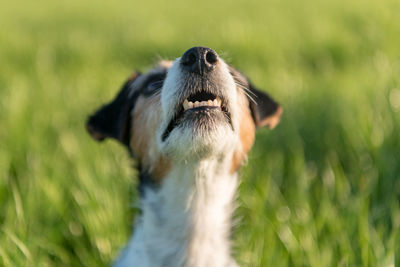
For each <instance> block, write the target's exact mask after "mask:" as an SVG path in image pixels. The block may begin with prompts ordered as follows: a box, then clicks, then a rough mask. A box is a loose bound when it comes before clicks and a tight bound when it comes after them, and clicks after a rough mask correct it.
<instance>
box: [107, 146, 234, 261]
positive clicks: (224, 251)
mask: <svg viewBox="0 0 400 267" xmlns="http://www.w3.org/2000/svg"><path fill="white" fill-rule="evenodd" d="M232 153H233V152H231V153H225V154H224V155H213V156H211V157H209V158H207V159H203V160H201V161H186V162H185V161H181V162H180V163H177V164H174V167H173V168H172V169H171V171H170V172H169V174H168V175H167V177H165V179H164V182H163V184H162V185H161V187H160V188H158V189H156V190H153V189H150V188H148V189H147V190H145V192H144V194H143V197H142V199H141V208H142V215H141V217H140V218H139V219H138V221H137V224H136V226H135V232H134V234H133V236H132V239H131V241H130V242H129V244H128V246H127V247H126V248H125V251H124V252H123V254H122V256H121V258H120V259H119V260H118V261H117V262H116V264H115V266H118V267H122V266H142V267H158V266H164V267H167V266H171V267H172V266H173V267H178V266H190V267H217V266H218V267H224V266H237V265H236V263H235V261H234V260H233V258H232V257H231V254H230V241H229V237H230V233H231V216H232V213H233V210H234V200H235V192H236V189H237V185H238V177H237V173H233V174H232V173H230V172H229V169H230V168H229V167H227V166H229V165H230V164H231V159H232V157H231V156H232Z"/></svg>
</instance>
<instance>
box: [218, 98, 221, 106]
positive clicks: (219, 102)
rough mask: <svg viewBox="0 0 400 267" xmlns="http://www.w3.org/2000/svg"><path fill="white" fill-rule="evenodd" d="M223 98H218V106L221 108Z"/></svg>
mask: <svg viewBox="0 0 400 267" xmlns="http://www.w3.org/2000/svg"><path fill="white" fill-rule="evenodd" d="M221 102H222V101H221V98H219V97H217V103H218V106H221Z"/></svg>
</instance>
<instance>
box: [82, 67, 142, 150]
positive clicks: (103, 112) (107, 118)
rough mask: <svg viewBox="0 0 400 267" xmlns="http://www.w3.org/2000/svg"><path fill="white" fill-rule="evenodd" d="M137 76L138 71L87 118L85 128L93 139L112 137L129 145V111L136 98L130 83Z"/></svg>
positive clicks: (101, 139) (99, 139)
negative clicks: (111, 98) (113, 97)
mask: <svg viewBox="0 0 400 267" xmlns="http://www.w3.org/2000/svg"><path fill="white" fill-rule="evenodd" d="M139 76H140V74H139V73H137V72H136V73H134V74H133V75H132V76H131V77H130V78H129V80H128V81H127V82H126V83H125V84H124V85H123V86H122V89H121V90H120V92H119V93H118V95H117V96H116V97H115V99H114V100H113V101H111V102H110V103H108V104H105V105H104V106H102V107H101V108H100V109H99V110H97V111H96V112H95V113H94V114H93V115H92V116H90V117H89V118H88V120H87V123H86V128H87V130H88V132H89V133H90V135H91V136H92V137H93V138H94V139H96V140H98V141H103V140H104V139H106V138H114V139H116V140H118V141H120V142H121V143H123V144H125V145H129V135H130V133H129V130H130V129H129V128H130V127H129V125H130V114H129V113H130V111H131V110H132V108H133V105H134V102H135V98H137V95H136V94H135V93H134V92H132V84H133V82H134V81H135V80H136V79H137V77H139Z"/></svg>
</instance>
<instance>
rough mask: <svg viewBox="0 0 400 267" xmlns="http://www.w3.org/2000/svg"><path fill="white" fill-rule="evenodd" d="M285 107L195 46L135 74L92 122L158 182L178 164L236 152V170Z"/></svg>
mask: <svg viewBox="0 0 400 267" xmlns="http://www.w3.org/2000/svg"><path fill="white" fill-rule="evenodd" d="M281 113H282V108H281V107H280V106H279V105H278V104H277V103H276V102H275V101H274V100H273V99H271V98H270V97H269V96H268V95H267V94H265V93H263V92H261V91H259V90H257V89H256V88H254V86H253V85H252V84H251V83H250V82H249V80H248V79H247V78H246V77H245V76H244V75H243V74H241V73H240V72H238V71H237V70H235V69H234V68H232V67H231V66H229V65H228V64H226V63H225V62H224V61H223V60H222V59H221V58H220V57H219V56H218V55H217V53H216V52H215V51H213V50H212V49H209V48H205V47H194V48H191V49H189V50H188V51H186V52H185V53H184V54H183V55H182V57H180V58H178V59H176V60H175V61H173V62H169V61H168V62H167V61H162V62H160V63H159V64H158V66H156V67H155V68H153V69H152V70H150V71H149V72H147V73H145V74H139V73H134V74H133V75H132V76H131V77H130V78H129V79H128V81H127V82H126V83H125V84H124V86H123V87H122V89H121V91H120V92H119V94H118V95H117V96H116V98H115V99H114V100H113V101H112V102H110V103H109V104H107V105H105V106H103V107H101V108H100V109H99V110H98V111H97V112H96V113H95V114H94V115H92V116H91V117H90V118H89V120H88V123H87V128H88V130H89V132H90V133H91V135H92V136H93V137H94V138H95V139H97V140H104V139H105V138H107V137H110V138H114V139H117V140H119V141H120V142H121V143H123V144H124V145H126V146H127V147H128V148H129V149H130V150H131V151H132V152H133V154H134V155H135V157H136V158H137V160H138V162H139V164H140V166H141V167H142V168H145V169H146V170H147V171H148V172H150V174H151V175H152V177H154V178H155V179H156V180H157V179H161V178H162V177H163V176H164V174H165V172H166V171H168V168H169V166H170V164H171V162H173V161H180V160H189V159H191V158H198V157H207V156H209V155H218V154H221V153H222V154H223V153H225V152H226V151H232V152H233V154H232V155H233V156H232V166H231V171H232V172H234V171H236V170H237V168H238V167H239V166H240V164H241V163H242V161H243V159H244V158H245V157H246V155H247V153H248V151H249V150H250V148H251V146H252V144H253V141H254V135H255V129H256V128H257V127H262V126H268V127H269V128H273V127H275V126H276V124H277V123H278V122H279V119H280V115H281Z"/></svg>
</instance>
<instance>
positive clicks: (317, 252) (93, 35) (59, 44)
mask: <svg viewBox="0 0 400 267" xmlns="http://www.w3.org/2000/svg"><path fill="white" fill-rule="evenodd" d="M398 10H400V4H399V3H398V2H396V1H389V0H388V1H381V2H378V1H373V0H367V1H352V2H348V1H344V0H338V1H330V2H328V1H316V0H306V1H289V0H285V1H272V0H271V1H268V2H265V1H264V2H263V1H255V0H251V1H244V0H242V1H239V0H238V1H233V2H230V3H227V2H222V1H210V0H205V1H201V2H198V3H196V4H193V3H190V2H189V1H177V0H176V1H166V2H165V3H158V2H156V1H153V0H151V1H144V2H143V1H141V2H132V1H123V0H121V1H118V2H110V3H99V2H94V1H87V2H84V3H83V2H81V1H75V0H73V1H68V2H51V1H48V0H43V1H36V2H26V1H25V2H24V3H22V2H19V1H14V2H8V3H7V4H3V7H2V8H1V9H0V25H1V26H0V207H1V209H0V265H4V266H102V265H107V264H109V263H110V262H111V261H112V259H114V258H115V257H116V255H117V253H118V251H119V248H120V247H121V246H122V245H123V244H124V243H125V242H126V240H127V238H128V236H129V233H130V231H131V224H132V220H133V217H134V215H135V214H137V209H136V208H135V207H132V205H131V203H133V202H135V201H134V199H136V197H137V195H136V191H135V185H136V180H135V179H132V178H135V171H134V170H133V169H131V165H132V164H131V161H130V159H129V157H128V154H127V153H126V152H125V151H124V149H123V148H122V147H121V146H119V145H118V144H116V143H113V142H111V141H110V142H105V143H104V144H101V145H100V144H98V143H95V142H94V141H93V140H92V139H90V137H89V136H88V135H87V134H86V132H85V129H84V122H85V120H86V118H87V115H88V114H90V113H91V112H92V111H93V110H94V109H95V108H96V107H98V106H99V105H100V104H102V103H104V102H105V101H107V100H109V99H110V98H111V97H112V96H113V95H114V94H115V93H116V91H117V89H118V88H119V86H120V84H121V83H122V82H123V80H124V79H125V78H126V77H127V76H128V75H129V73H130V72H131V70H132V69H142V70H144V69H146V68H147V67H149V66H151V64H152V63H153V62H155V61H156V60H157V59H159V58H174V57H178V56H179V55H181V54H182V53H183V52H184V51H185V50H186V49H187V48H189V47H192V46H195V45H204V46H209V47H212V48H214V49H215V50H217V52H219V53H220V54H221V55H223V57H224V58H225V59H227V61H228V62H230V63H232V64H234V65H235V66H236V67H238V68H239V69H241V70H242V71H243V72H244V73H246V74H247V75H248V76H249V77H251V78H252V79H253V81H254V83H255V84H257V85H258V86H259V87H261V88H263V89H265V90H267V91H268V92H270V93H271V94H272V95H273V96H274V97H275V98H276V99H277V100H278V101H279V102H280V103H281V104H282V105H283V107H284V109H285V112H284V115H283V117H282V121H281V124H280V125H279V126H278V127H277V128H276V129H275V130H273V131H269V130H266V129H262V130H260V131H259V133H258V135H257V142H256V144H255V146H254V149H253V151H252V152H251V153H250V156H249V163H248V165H247V166H246V167H244V168H243V170H242V176H243V182H242V185H241V187H240V194H239V203H240V205H239V209H238V211H237V217H238V218H241V220H240V223H239V224H238V225H237V227H236V231H235V233H234V239H235V246H234V247H235V255H236V258H237V260H238V261H239V262H240V263H241V264H242V265H243V266H397V265H400V262H399V260H398V257H399V253H400V249H399V246H400V243H399V242H400V239H399V230H398V229H399V226H400V207H399V199H400V163H399V162H400V136H399V131H400V115H399V114H400V84H399V77H400V57H399V47H400V17H399V16H398V12H397V11H398ZM396 257H397V258H396ZM396 259H397V264H395V261H396Z"/></svg>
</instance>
